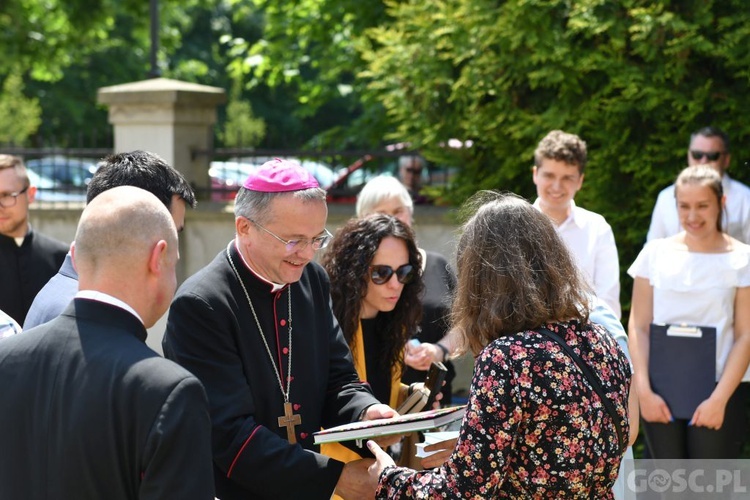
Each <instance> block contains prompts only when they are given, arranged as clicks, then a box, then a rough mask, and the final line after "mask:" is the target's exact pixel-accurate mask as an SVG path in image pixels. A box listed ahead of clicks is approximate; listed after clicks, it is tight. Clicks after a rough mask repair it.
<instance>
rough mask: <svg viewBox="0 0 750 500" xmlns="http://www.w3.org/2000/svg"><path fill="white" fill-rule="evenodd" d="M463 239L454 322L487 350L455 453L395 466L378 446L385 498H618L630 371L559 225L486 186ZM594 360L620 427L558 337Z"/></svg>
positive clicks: (478, 351) (471, 343)
mask: <svg viewBox="0 0 750 500" xmlns="http://www.w3.org/2000/svg"><path fill="white" fill-rule="evenodd" d="M468 208H469V209H471V212H472V213H473V215H472V216H471V218H470V219H469V220H468V222H466V223H465V224H464V227H463V234H462V236H461V238H460V241H459V244H458V259H457V261H458V288H457V293H456V298H455V302H454V304H453V326H454V328H457V329H458V330H459V331H460V332H461V333H462V335H463V337H464V340H465V342H464V343H465V344H466V345H467V346H468V348H469V349H471V350H472V352H473V353H474V354H475V355H476V356H477V357H476V361H475V367H474V377H473V380H472V384H471V390H470V395H469V402H468V407H467V411H466V416H465V417H464V420H463V422H462V424H461V430H460V433H459V437H458V440H457V442H456V445H455V448H454V449H453V452H452V453H451V455H450V457H449V458H448V460H447V461H446V462H445V463H444V464H442V465H441V466H440V467H437V468H434V469H432V470H425V471H414V470H411V469H406V468H400V467H396V466H395V465H394V464H393V462H392V461H391V460H390V457H388V456H387V455H386V454H384V453H382V452H381V450H380V449H379V448H378V447H377V445H376V444H375V443H374V442H372V441H370V442H368V446H369V447H370V449H371V450H372V451H373V452H374V453H375V456H376V458H377V461H376V463H375V464H374V465H373V466H372V467H371V468H370V477H371V480H372V481H373V482H375V481H377V495H376V496H377V498H482V499H485V498H514V499H516V498H612V491H611V488H612V485H613V483H614V481H615V479H616V477H617V471H618V467H619V465H620V460H621V458H622V454H623V452H624V450H625V447H626V445H627V444H628V443H626V442H621V441H620V439H619V437H618V432H617V431H618V429H617V427H618V426H619V429H620V433H621V437H622V440H623V441H628V442H632V441H633V440H634V439H635V436H630V435H629V434H630V433H629V425H628V410H627V405H628V393H629V389H630V367H629V365H628V362H627V359H626V357H625V355H624V354H623V353H622V351H621V350H620V348H619V347H618V346H617V343H616V342H615V341H614V340H613V338H612V337H611V336H610V335H609V334H608V333H607V332H606V331H605V330H604V329H603V328H601V327H600V326H595V325H592V324H591V323H589V321H588V309H587V306H585V305H582V304H587V303H588V300H587V298H586V297H587V294H588V293H589V291H588V290H587V288H586V286H585V285H584V284H583V283H584V282H583V280H582V278H581V277H580V276H579V274H578V271H577V270H576V266H575V264H574V262H573V260H572V258H571V257H570V255H569V254H568V251H567V250H566V248H565V244H564V243H563V242H562V240H560V238H559V237H558V235H557V233H556V232H555V229H554V227H553V226H552V223H551V222H550V220H549V219H548V218H547V217H546V216H545V215H544V214H542V213H541V212H539V211H538V210H536V209H535V208H534V207H532V206H531V205H530V204H529V203H528V202H526V201H525V200H523V199H521V198H519V197H517V196H515V195H512V194H498V193H492V192H481V193H479V194H478V195H476V196H475V197H474V198H473V199H472V200H470V202H469V207H468ZM541 329H546V330H550V331H552V332H555V333H556V334H557V335H559V336H560V338H561V339H564V341H565V342H566V343H567V344H568V346H569V347H571V348H572V349H573V350H574V351H575V353H576V354H577V355H578V356H580V358H582V359H583V360H585V362H586V364H587V365H588V367H589V368H590V370H591V371H592V372H593V373H594V374H595V376H596V377H597V379H598V381H599V384H600V385H601V387H602V388H603V390H604V392H605V393H606V396H607V399H608V400H609V401H610V402H611V403H612V405H613V406H614V408H615V411H616V415H617V418H616V420H617V422H616V421H615V419H613V417H612V416H611V414H610V413H609V412H608V411H607V409H606V407H605V406H604V405H603V404H602V400H601V399H600V398H599V396H598V395H597V393H596V392H595V390H594V389H593V388H592V386H591V384H590V383H589V381H588V379H587V378H586V377H585V376H584V375H583V373H582V372H581V370H580V369H579V368H578V366H577V365H576V363H575V362H574V361H573V359H572V358H571V357H570V356H569V355H568V354H567V353H566V352H565V351H564V350H563V349H562V347H561V346H560V344H559V343H558V342H557V341H555V340H552V339H551V338H550V337H548V336H546V335H544V334H542V333H540V332H539V331H540V330H541Z"/></svg>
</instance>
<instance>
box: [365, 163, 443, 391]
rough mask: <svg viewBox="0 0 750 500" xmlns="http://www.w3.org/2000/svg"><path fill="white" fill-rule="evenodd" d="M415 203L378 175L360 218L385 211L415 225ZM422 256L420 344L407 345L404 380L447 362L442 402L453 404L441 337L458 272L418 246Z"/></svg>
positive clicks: (392, 181) (420, 378)
mask: <svg viewBox="0 0 750 500" xmlns="http://www.w3.org/2000/svg"><path fill="white" fill-rule="evenodd" d="M413 212H414V205H413V203H412V199H411V197H410V196H409V192H408V191H407V189H406V187H405V186H404V185H403V184H402V183H401V182H399V180H398V179H396V178H395V177H389V176H378V177H375V178H373V179H371V180H370V181H369V182H368V183H367V184H365V187H364V188H362V191H360V193H359V195H358V196H357V217H359V218H362V217H366V216H368V215H370V214H373V213H383V214H388V215H392V216H394V217H396V218H397V219H398V220H400V221H401V222H403V223H404V224H406V225H407V226H409V227H412V224H413V221H414V219H413ZM419 253H420V254H421V256H422V269H421V271H422V279H423V281H424V285H425V286H424V292H423V294H422V295H421V302H422V321H421V323H420V324H419V329H418V330H417V331H416V333H415V334H414V335H413V338H414V339H416V340H418V341H419V342H420V344H419V345H418V346H414V345H413V344H409V345H408V346H407V350H406V355H405V359H404V361H405V363H406V365H407V367H406V369H405V371H404V373H403V375H402V378H401V380H402V382H404V383H405V384H412V383H414V382H423V381H424V379H425V377H426V375H427V371H426V370H428V369H429V368H430V363H432V362H433V361H442V362H445V366H446V368H447V369H448V374H447V376H446V377H445V385H444V386H443V388H442V390H441V392H442V394H443V396H442V399H441V403H442V404H444V405H450V403H451V399H452V386H451V381H452V380H453V378H454V377H455V375H456V370H455V368H454V366H453V363H451V362H450V361H448V358H449V353H450V350H451V349H449V347H448V345H447V344H443V343H441V342H440V341H441V339H443V337H445V335H446V333H447V332H448V324H449V315H450V302H451V296H452V294H453V290H454V288H455V286H456V275H455V273H454V272H453V269H452V268H451V266H450V264H449V263H448V260H447V259H446V258H445V257H443V256H442V255H440V254H439V253H436V252H430V251H426V250H424V249H422V248H420V249H419Z"/></svg>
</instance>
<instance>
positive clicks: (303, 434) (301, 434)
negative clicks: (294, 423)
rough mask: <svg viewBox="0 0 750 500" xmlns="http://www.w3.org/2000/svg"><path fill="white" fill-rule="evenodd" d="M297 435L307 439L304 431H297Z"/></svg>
mask: <svg viewBox="0 0 750 500" xmlns="http://www.w3.org/2000/svg"><path fill="white" fill-rule="evenodd" d="M299 437H301V438H302V439H307V433H306V432H300V433H299Z"/></svg>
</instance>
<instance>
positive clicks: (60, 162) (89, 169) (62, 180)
mask: <svg viewBox="0 0 750 500" xmlns="http://www.w3.org/2000/svg"><path fill="white" fill-rule="evenodd" d="M26 169H27V170H31V171H33V172H35V173H37V174H39V175H40V176H42V177H45V178H48V179H52V180H53V181H55V182H57V183H59V184H60V185H61V186H69V187H74V188H79V189H81V190H83V191H84V192H85V191H86V186H88V184H89V182H90V181H91V178H92V177H93V176H94V172H96V169H97V164H96V162H95V161H93V160H89V159H82V158H68V157H65V156H59V155H57V156H46V157H44V158H39V159H34V160H28V161H27V162H26Z"/></svg>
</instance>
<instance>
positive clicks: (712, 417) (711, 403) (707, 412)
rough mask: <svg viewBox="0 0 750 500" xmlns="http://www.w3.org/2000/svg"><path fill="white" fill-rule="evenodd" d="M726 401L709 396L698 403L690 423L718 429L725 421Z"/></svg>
mask: <svg viewBox="0 0 750 500" xmlns="http://www.w3.org/2000/svg"><path fill="white" fill-rule="evenodd" d="M726 406H727V405H726V403H724V402H722V401H720V400H718V399H716V398H708V399H706V400H705V401H703V402H702V403H701V404H699V405H698V408H696V409H695V413H693V418H692V419H691V420H690V424H689V425H695V426H701V427H708V428H709V429H713V430H715V431H718V430H719V429H720V428H721V426H722V424H723V423H724V410H725V409H726Z"/></svg>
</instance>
